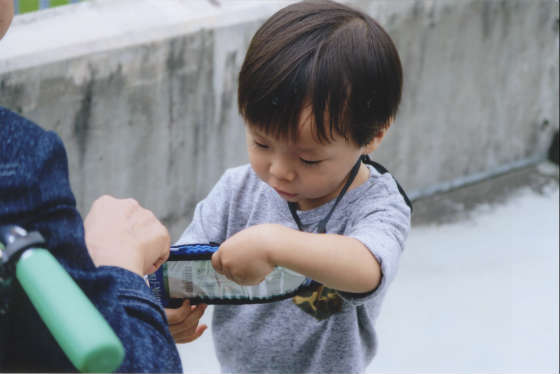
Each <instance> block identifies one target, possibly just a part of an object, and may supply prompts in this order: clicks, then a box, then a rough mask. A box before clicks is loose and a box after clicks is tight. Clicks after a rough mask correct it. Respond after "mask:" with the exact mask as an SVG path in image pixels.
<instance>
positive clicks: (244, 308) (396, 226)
mask: <svg viewBox="0 0 560 374" xmlns="http://www.w3.org/2000/svg"><path fill="white" fill-rule="evenodd" d="M368 168H369V170H370V177H369V179H368V180H367V181H366V182H365V183H364V184H362V185H360V186H359V187H357V188H354V189H352V190H349V191H348V192H347V193H346V195H344V197H343V198H342V199H341V200H340V202H339V204H338V206H337V207H336V209H335V211H334V213H333V215H332V216H331V218H330V220H329V222H328V223H327V232H328V233H332V234H340V235H345V236H348V237H352V238H356V239H358V240H359V241H361V242H362V243H363V244H364V245H365V246H366V247H367V248H368V249H369V250H370V251H371V252H372V253H373V255H374V256H375V257H376V258H377V260H378V262H379V263H380V264H381V268H382V280H381V283H380V284H379V286H378V287H377V289H376V290H375V291H373V292H370V293H368V294H362V295H358V294H348V293H343V292H337V291H334V290H330V289H328V288H320V289H318V290H317V291H316V292H314V293H309V294H306V295H301V296H296V297H294V298H292V299H287V300H283V301H278V302H274V303H270V304H257V305H227V306H223V305H217V306H216V307H215V310H214V317H213V321H212V332H213V337H214V345H215V348H216V353H217V356H218V360H219V362H220V365H221V368H222V371H223V372H228V373H234V372H235V373H237V372H244V373H250V372H252V373H330V372H333V373H334V372H338V373H355V372H363V371H364V369H365V367H366V366H367V365H368V364H369V363H370V362H371V360H372V358H373V356H374V355H375V351H376V346H377V340H376V335H375V330H374V322H375V319H376V318H377V316H378V314H379V311H380V307H381V302H382V300H383V297H384V295H385V293H386V291H387V287H388V286H389V284H390V283H391V281H392V279H393V278H394V277H395V274H396V272H397V267H398V263H399V257H400V254H401V252H402V250H403V248H404V242H405V240H406V237H407V234H408V231H409V229H410V209H409V207H408V206H407V205H406V203H405V201H404V199H403V197H402V196H401V194H400V193H399V191H398V189H397V185H396V183H395V181H394V179H393V178H392V176H391V175H390V174H389V173H385V174H380V173H379V172H378V171H377V170H375V169H374V168H373V167H371V166H368ZM332 204H334V200H332V201H330V202H328V203H326V204H324V205H322V206H319V207H317V208H315V209H312V210H307V211H298V215H299V217H300V220H301V222H302V224H303V226H304V229H305V231H310V232H313V231H314V230H315V229H316V226H317V225H318V223H319V221H320V220H321V219H322V218H324V217H325V215H326V214H327V213H328V211H329V210H330V208H331V207H332ZM262 223H278V224H282V225H285V226H288V227H291V228H294V229H296V230H297V225H296V223H295V222H294V219H293V217H292V215H291V213H290V210H289V208H288V204H287V202H286V201H285V200H283V199H282V198H281V197H280V196H278V194H277V193H276V192H275V191H274V190H273V189H272V188H271V187H270V186H268V185H267V184H266V183H264V182H262V181H261V180H260V179H259V177H258V176H257V175H256V174H255V173H254V171H253V170H252V168H251V167H250V165H244V166H240V167H237V168H233V169H229V170H227V171H226V172H225V173H224V175H223V176H222V177H221V179H220V180H219V181H218V183H217V184H216V185H215V186H214V188H213V189H212V190H211V191H210V193H209V195H208V197H206V199H204V200H203V201H201V202H200V203H198V205H197V206H196V209H195V213H194V217H193V220H192V222H191V224H190V225H189V227H188V228H187V229H186V230H185V232H184V233H183V235H182V236H181V238H180V239H179V241H178V244H192V243H208V242H216V243H221V242H223V241H225V240H226V239H227V238H229V237H230V236H232V235H233V234H235V233H236V232H238V231H240V230H243V229H244V228H246V227H249V226H253V225H257V224H262Z"/></svg>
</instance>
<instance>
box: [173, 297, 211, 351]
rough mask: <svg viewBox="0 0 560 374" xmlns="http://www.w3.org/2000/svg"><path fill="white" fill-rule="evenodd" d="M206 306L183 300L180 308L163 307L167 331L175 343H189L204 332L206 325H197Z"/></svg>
mask: <svg viewBox="0 0 560 374" xmlns="http://www.w3.org/2000/svg"><path fill="white" fill-rule="evenodd" d="M206 306H207V305H206V304H199V305H191V304H190V302H189V300H185V301H184V302H183V305H181V307H180V308H177V309H167V308H166V309H165V315H166V316H167V323H168V324H169V331H170V332H171V336H173V340H175V343H177V344H181V343H190V342H192V341H194V340H196V339H198V338H199V337H200V336H201V335H202V333H204V331H205V330H206V329H207V328H208V326H206V325H200V326H199V325H198V322H199V321H200V318H201V317H202V315H203V314H204V311H205V310H206Z"/></svg>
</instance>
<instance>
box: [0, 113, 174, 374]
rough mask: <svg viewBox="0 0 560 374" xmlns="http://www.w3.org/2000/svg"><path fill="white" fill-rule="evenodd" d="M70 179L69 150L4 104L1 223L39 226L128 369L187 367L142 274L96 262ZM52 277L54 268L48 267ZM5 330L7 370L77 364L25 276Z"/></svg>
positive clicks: (2, 366)
mask: <svg viewBox="0 0 560 374" xmlns="http://www.w3.org/2000/svg"><path fill="white" fill-rule="evenodd" d="M75 205H76V203H75V199H74V195H73V194H72V191H71V190H70V184H69V180H68V165H67V159H66V151H65V149H64V146H63V144H62V141H61V140H60V138H59V137H58V136H57V135H56V134H55V133H54V132H47V131H44V130H42V129H41V128H40V127H38V126H36V125H35V124H33V123H32V122H30V121H28V120H26V119H25V118H22V117H21V116H19V115H17V114H15V113H13V112H10V111H8V110H6V109H4V108H2V107H0V225H5V224H16V225H19V226H22V227H23V228H25V229H26V230H28V231H34V230H37V231H39V232H40V233H41V234H42V235H43V237H44V238H45V239H46V242H47V244H46V247H47V249H49V250H50V251H51V253H52V254H53V255H54V256H55V257H56V258H57V259H58V261H59V262H60V263H61V264H62V265H63V266H64V267H65V269H66V270H67V271H68V272H69V273H70V275H71V276H72V277H73V278H74V279H75V280H76V282H77V283H78V284H79V286H80V287H81V288H82V289H83V290H84V292H85V293H86V295H87V296H88V297H89V298H90V300H91V301H92V302H93V303H94V304H95V305H96V306H97V308H98V309H99V311H100V312H101V313H102V314H103V315H104V317H105V318H106V319H107V321H108V322H109V324H110V325H111V327H112V328H113V329H114V330H115V332H116V334H117V335H118V336H119V338H120V339H121V341H122V343H123V345H124V347H125V350H126V355H125V359H124V362H123V364H122V365H121V367H120V368H119V369H118V371H120V372H152V373H153V372H182V368H181V361H180V359H179V354H178V352H177V347H176V346H175V343H174V341H173V338H172V337H171V335H170V333H169V330H168V327H167V322H166V317H165V313H164V311H163V309H162V307H161V306H160V305H159V304H158V302H157V301H156V300H155V299H154V297H153V295H152V293H151V291H150V290H149V288H148V287H147V286H146V284H145V283H144V280H143V279H142V277H140V276H138V275H136V274H134V273H132V272H129V271H127V270H124V269H121V268H117V267H110V266H103V267H100V268H95V266H94V264H93V262H92V260H91V258H90V257H89V255H88V252H87V249H86V245H85V242H84V229H83V224H82V220H81V218H80V215H79V213H78V211H77V210H76V206H75ZM44 276H45V277H48V276H49V275H48V274H44ZM14 287H16V289H15V294H14V297H13V300H12V302H11V303H10V312H9V313H8V315H7V317H3V318H8V319H9V321H8V322H9V323H7V324H2V325H3V326H8V328H7V329H5V330H7V331H1V332H0V334H2V339H1V340H0V341H2V342H4V346H2V347H0V349H1V350H2V352H3V354H2V355H0V357H3V361H2V362H0V371H26V372H30V371H40V372H68V371H76V369H75V368H74V367H73V366H72V364H71V363H70V362H69V361H68V359H67V358H66V357H65V355H64V353H63V352H62V350H61V349H60V348H59V347H58V345H57V343H56V342H55V341H54V339H53V338H52V336H51V335H50V333H49V331H48V330H47V328H46V327H45V325H44V324H43V323H42V321H41V320H40V318H39V316H38V314H37V313H36V311H35V310H34V308H33V307H32V305H31V304H30V302H29V300H28V298H27V296H26V295H25V294H24V293H23V291H22V289H21V288H20V286H19V285H17V282H15V286H14Z"/></svg>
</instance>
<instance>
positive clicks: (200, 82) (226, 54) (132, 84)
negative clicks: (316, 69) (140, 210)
mask: <svg viewBox="0 0 560 374" xmlns="http://www.w3.org/2000/svg"><path fill="white" fill-rule="evenodd" d="M287 3H289V1H261V2H254V1H253V2H250V1H249V2H247V1H245V2H242V1H234V0H229V1H228V0H221V1H220V4H221V6H219V7H217V6H214V5H212V3H211V2H206V1H190V2H187V1H178V0H166V1H161V2H160V1H149V0H120V1H118V2H116V1H110V0H109V1H107V0H105V1H102V0H98V1H95V0H92V1H91V2H88V3H82V4H77V5H72V6H67V7H63V8H58V9H53V10H48V11H44V13H43V14H42V15H43V17H39V14H35V15H33V14H31V15H23V16H19V17H17V18H16V20H15V22H14V25H13V28H12V29H11V30H10V32H9V33H8V35H7V36H6V38H5V39H4V40H3V41H2V42H0V105H2V106H5V107H8V108H10V109H13V110H15V111H17V112H19V113H21V114H23V115H24V116H26V117H28V118H30V119H32V120H34V121H36V122H37V123H38V124H40V125H42V126H43V127H45V128H47V129H52V130H54V131H56V132H58V133H59V134H60V136H61V137H62V139H63V140H64V142H65V144H66V146H67V150H68V154H69V163H70V175H71V183H72V187H73V189H74V192H75V194H76V198H77V201H78V207H79V209H80V210H81V211H82V212H83V213H85V212H86V211H87V209H88V208H89V206H90V204H91V202H92V201H93V200H94V199H95V198H96V197H97V196H98V195H100V194H102V193H111V194H114V195H117V196H123V197H124V196H133V197H135V198H137V199H138V200H139V201H140V202H141V203H142V204H143V205H145V206H146V207H148V208H150V209H152V210H154V211H155V213H156V215H157V216H158V217H160V218H161V219H163V220H164V222H165V223H166V224H167V225H168V226H169V228H170V231H171V233H172V236H173V238H174V239H175V238H177V237H178V235H179V234H180V232H181V230H182V229H183V228H184V227H185V225H186V224H187V223H188V222H189V221H190V218H191V214H192V211H193V208H194V205H195V204H196V202H197V201H198V200H200V199H201V198H203V197H204V196H205V195H206V194H207V192H208V191H209V189H210V188H211V186H212V185H213V184H214V183H215V182H216V180H217V179H218V178H219V176H220V175H221V174H222V172H223V171H224V169H225V168H227V167H230V166H234V165H238V164H241V163H244V162H246V160H247V157H246V154H245V148H244V147H245V141H244V133H243V123H242V120H241V118H240V117H239V115H238V113H237V100H236V88H237V84H236V78H237V73H238V71H239V68H240V66H241V63H242V61H243V57H244V52H245V50H246V48H247V45H248V43H249V40H250V38H251V36H252V34H253V33H254V31H255V30H256V29H257V28H258V26H259V25H260V24H261V23H262V22H263V21H264V19H266V18H267V17H268V16H269V15H270V14H272V13H273V12H274V11H275V10H276V9H279V8H280V7H282V6H284V5H286V4H287ZM349 3H351V4H354V5H355V6H357V7H360V8H362V9H364V10H366V11H367V12H368V13H370V14H371V15H373V16H374V17H375V18H377V19H378V20H379V21H380V22H381V24H382V25H384V26H385V27H386V29H387V30H388V31H389V33H390V34H391V35H392V37H393V38H394V40H395V42H396V44H397V47H398V49H399V51H400V53H401V58H402V60H403V66H404V71H405V86H404V98H403V102H402V106H401V110H400V112H399V115H398V118H397V121H396V122H395V123H394V125H393V126H392V128H391V129H390V131H389V133H388V135H387V137H386V140H385V141H384V143H383V144H382V146H381V147H380V149H379V151H378V152H377V154H376V155H375V158H376V159H377V160H379V161H380V162H381V163H383V164H385V166H387V167H388V168H389V169H390V170H391V171H392V172H393V174H394V175H396V176H397V178H398V179H399V180H400V182H401V184H403V185H404V186H405V188H406V189H407V190H408V191H409V192H410V194H411V195H413V196H421V195H425V194H429V193H433V192H436V191H439V190H442V189H446V188H450V187H452V186H456V185H461V184H464V183H468V182H469V181H472V180H476V179H480V178H483V177H486V176H489V175H492V174H495V173H499V172H501V171H504V170H507V169H510V168H513V167H515V166H519V165H522V164H527V163H531V162H535V161H537V160H540V159H543V158H544V157H545V156H546V152H547V148H548V146H549V144H550V141H551V139H552V133H553V132H554V131H556V130H557V129H558V118H559V115H558V91H559V88H558V79H559V74H558V41H559V39H558V35H559V32H558V29H559V26H558V2H557V1H554V0H509V1H497V0H463V1H456V0H438V1H428V0H424V1H420V0H417V1H405V0H400V1H378V0H371V1H367V0H354V1H349ZM156 4H157V5H156ZM61 25H64V27H61Z"/></svg>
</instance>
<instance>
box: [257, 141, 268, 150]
mask: <svg viewBox="0 0 560 374" xmlns="http://www.w3.org/2000/svg"><path fill="white" fill-rule="evenodd" d="M254 143H255V145H256V146H257V147H259V148H263V149H267V148H268V145H266V144H262V143H259V142H257V141H255V142H254Z"/></svg>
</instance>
